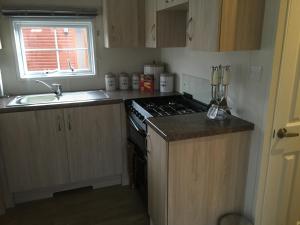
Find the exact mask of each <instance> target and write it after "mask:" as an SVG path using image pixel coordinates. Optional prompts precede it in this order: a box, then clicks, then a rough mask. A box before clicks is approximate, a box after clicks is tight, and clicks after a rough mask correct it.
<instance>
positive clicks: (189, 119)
mask: <svg viewBox="0 0 300 225" xmlns="http://www.w3.org/2000/svg"><path fill="white" fill-rule="evenodd" d="M146 123H147V124H148V125H149V126H150V127H151V128H153V129H154V130H155V131H156V132H157V133H158V134H159V135H160V136H161V137H162V138H164V139H165V140H166V141H168V142H170V141H178V140H184V139H191V138H199V137H206V136H213V135H220V134H226V133H234V132H241V131H249V130H253V129H254V124H253V123H250V122H247V121H245V120H242V119H240V118H237V117H235V116H230V117H229V118H228V119H227V120H223V121H217V120H210V119H208V118H207V116H206V113H194V114H186V115H176V116H167V117H154V118H148V119H147V120H146Z"/></svg>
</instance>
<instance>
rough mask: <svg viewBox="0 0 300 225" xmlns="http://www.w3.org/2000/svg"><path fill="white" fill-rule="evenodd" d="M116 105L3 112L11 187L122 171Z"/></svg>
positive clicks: (1, 130) (1, 131)
mask: <svg viewBox="0 0 300 225" xmlns="http://www.w3.org/2000/svg"><path fill="white" fill-rule="evenodd" d="M120 107H121V106H120V104H113V105H99V106H86V107H77V108H66V109H55V110H38V111H27V112H16V113H7V114H1V115H0V149H1V151H2V152H1V153H2V155H3V161H4V165H5V171H6V177H7V180H8V187H9V191H10V192H11V193H22V192H30V191H31V192H32V191H35V190H40V189H45V188H52V187H58V186H60V185H65V184H72V183H76V184H78V183H79V182H82V181H90V180H95V179H99V178H106V177H110V176H111V177H112V176H121V174H122V160H121V159H122V144H121V143H122V135H121V108H120ZM85 184H87V182H85ZM56 190H57V189H56Z"/></svg>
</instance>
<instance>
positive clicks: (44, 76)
mask: <svg viewBox="0 0 300 225" xmlns="http://www.w3.org/2000/svg"><path fill="white" fill-rule="evenodd" d="M93 76H96V74H95V73H87V74H63V75H57V74H56V75H55V74H52V75H45V74H35V75H26V76H20V78H21V79H22V80H23V79H48V78H49V79H53V78H59V79H64V78H75V77H80V78H84V77H93Z"/></svg>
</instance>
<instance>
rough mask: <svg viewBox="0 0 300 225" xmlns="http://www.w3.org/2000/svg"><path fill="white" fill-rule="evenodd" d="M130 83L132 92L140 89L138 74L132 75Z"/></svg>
mask: <svg viewBox="0 0 300 225" xmlns="http://www.w3.org/2000/svg"><path fill="white" fill-rule="evenodd" d="M131 82H132V90H139V89H140V74H139V73H134V74H132V78H131Z"/></svg>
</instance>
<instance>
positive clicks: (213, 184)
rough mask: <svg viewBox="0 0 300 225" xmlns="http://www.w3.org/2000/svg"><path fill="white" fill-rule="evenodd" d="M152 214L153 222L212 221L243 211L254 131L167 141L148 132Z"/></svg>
mask: <svg viewBox="0 0 300 225" xmlns="http://www.w3.org/2000/svg"><path fill="white" fill-rule="evenodd" d="M147 143H148V158H149V166H148V179H149V181H148V182H149V185H148V189H149V190H148V191H149V193H148V194H149V205H148V206H149V215H150V218H151V223H152V224H153V225H182V224H184V225H195V224H197V225H208V224H217V219H218V217H219V216H221V215H222V214H225V213H228V212H241V211H242V210H243V204H244V192H245V185H246V175H247V164H248V163H247V162H248V154H249V152H248V149H249V148H248V144H249V132H240V133H232V134H224V135H218V136H212V137H203V138H196V139H189V140H183V141H174V142H169V143H168V142H165V141H164V139H163V138H161V137H160V136H159V135H158V134H157V133H156V132H155V131H154V130H152V129H151V128H150V129H149V131H148V142H147Z"/></svg>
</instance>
